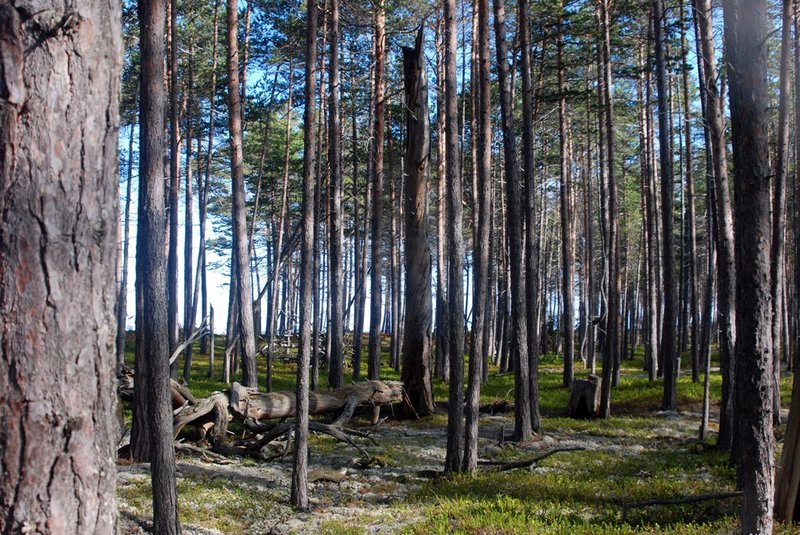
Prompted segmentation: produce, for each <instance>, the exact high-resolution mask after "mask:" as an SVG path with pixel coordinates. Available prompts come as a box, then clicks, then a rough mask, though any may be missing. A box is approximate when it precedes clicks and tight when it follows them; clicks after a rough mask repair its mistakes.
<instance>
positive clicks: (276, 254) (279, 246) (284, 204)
mask: <svg viewBox="0 0 800 535" xmlns="http://www.w3.org/2000/svg"><path fill="white" fill-rule="evenodd" d="M293 90H294V56H293V55H292V54H290V55H289V85H288V91H287V97H286V142H285V144H284V149H283V186H282V188H281V208H280V215H279V217H278V231H277V233H276V234H275V240H274V250H273V255H272V299H271V300H270V304H269V306H270V313H269V315H268V316H267V336H268V342H267V392H272V363H273V361H274V360H275V339H276V337H277V330H278V301H279V299H278V283H279V280H280V275H281V267H282V266H281V264H282V263H283V261H282V258H283V257H282V254H283V235H284V232H285V228H286V214H287V212H288V210H289V164H290V159H291V144H292V103H293V99H292V95H293Z"/></svg>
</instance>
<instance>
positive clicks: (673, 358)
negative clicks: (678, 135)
mask: <svg viewBox="0 0 800 535" xmlns="http://www.w3.org/2000/svg"><path fill="white" fill-rule="evenodd" d="M664 18H665V13H664V3H663V0H653V28H654V37H655V52H656V86H657V89H658V149H659V164H660V168H661V221H662V223H661V232H662V235H663V242H662V243H663V247H662V262H663V263H662V266H661V267H662V270H663V281H664V286H663V288H662V292H663V295H664V312H663V318H662V322H663V327H662V335H661V354H662V356H663V359H664V397H663V401H662V403H661V408H662V409H663V410H667V411H674V410H677V408H678V393H677V385H678V372H679V370H678V354H677V352H676V349H675V337H676V324H675V319H676V315H677V295H676V292H675V249H674V242H675V236H674V234H673V230H672V223H673V218H674V215H673V204H674V191H673V189H674V176H673V172H672V131H671V126H670V122H669V114H670V110H669V107H668V104H667V100H668V96H667V92H668V88H667V64H666V63H667V60H666V55H665V42H666V40H667V36H666V35H664V32H665V30H666V22H665V20H664Z"/></svg>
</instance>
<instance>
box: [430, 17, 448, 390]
mask: <svg viewBox="0 0 800 535" xmlns="http://www.w3.org/2000/svg"><path fill="white" fill-rule="evenodd" d="M444 56H445V50H444V17H439V20H438V21H437V24H436V85H437V86H438V87H437V90H436V186H437V191H436V198H437V217H436V223H437V228H436V318H435V321H436V327H435V331H436V363H435V365H434V372H435V374H436V376H437V377H439V378H440V379H442V380H445V381H447V380H448V375H449V373H450V334H449V331H448V321H447V318H448V314H447V286H448V279H447V275H448V273H447V263H448V262H447V256H448V254H449V245H448V241H447V225H448V218H447V215H448V212H447V194H446V191H447V181H446V175H447V153H446V148H445V147H446V143H447V140H446V136H445V120H446V117H445V113H446V112H445V95H444V93H445V88H444V86H445V75H444V70H445V64H444V60H445V57H444Z"/></svg>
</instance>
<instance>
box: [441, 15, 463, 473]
mask: <svg viewBox="0 0 800 535" xmlns="http://www.w3.org/2000/svg"><path fill="white" fill-rule="evenodd" d="M444 23H445V28H444V32H445V35H444V101H445V103H444V105H445V110H444V113H445V125H444V135H445V153H446V156H445V158H446V160H447V161H449V162H450V165H448V166H447V169H446V173H447V209H448V212H449V214H450V225H448V227H447V242H448V245H449V248H450V250H449V264H448V287H447V295H449V296H450V299H449V301H448V304H447V308H448V310H447V316H448V317H447V319H448V323H449V334H450V357H451V358H450V385H449V387H450V391H449V396H448V400H449V406H448V409H447V455H446V457H445V463H444V466H445V468H444V469H445V472H458V471H460V470H461V469H462V463H463V455H464V450H463V449H462V447H461V445H462V442H463V440H464V419H463V418H464V412H463V408H462V407H463V404H464V312H463V309H462V307H463V302H464V237H463V235H462V233H463V197H464V193H463V183H462V177H461V165H460V164H461V159H460V158H459V155H458V152H459V146H458V79H457V74H456V50H457V48H458V37H457V36H456V31H457V26H456V24H457V23H456V2H455V0H445V1H444Z"/></svg>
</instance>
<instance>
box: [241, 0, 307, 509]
mask: <svg viewBox="0 0 800 535" xmlns="http://www.w3.org/2000/svg"><path fill="white" fill-rule="evenodd" d="M229 1H231V2H233V1H234V0H229ZM316 67H317V2H316V0H308V2H307V4H306V68H305V73H306V82H305V111H304V112H303V147H304V152H303V219H302V224H301V229H302V230H301V232H302V248H301V251H300V253H301V259H300V347H299V352H298V359H297V383H296V385H297V386H296V387H295V388H296V396H297V399H296V405H297V412H296V414H297V416H296V423H295V447H294V463H293V465H292V492H291V502H292V505H293V506H294V508H295V509H298V510H307V509H308V373H309V368H310V362H311V351H312V350H313V347H312V343H313V342H312V340H311V306H312V305H311V292H312V288H311V281H312V273H311V270H312V267H313V265H312V263H313V256H314V243H313V241H314V189H315V183H314V168H315V167H316V158H317V153H316V145H315V141H314V134H315V124H314V121H315V115H316V110H315V108H316V106H315V101H314V99H315V95H316V91H317V88H316V85H317V84H316Z"/></svg>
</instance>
